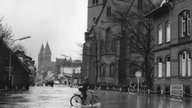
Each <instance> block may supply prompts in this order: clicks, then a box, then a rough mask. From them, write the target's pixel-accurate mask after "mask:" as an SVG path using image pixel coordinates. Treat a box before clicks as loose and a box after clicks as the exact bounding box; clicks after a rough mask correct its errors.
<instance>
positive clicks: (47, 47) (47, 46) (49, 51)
mask: <svg viewBox="0 0 192 108" xmlns="http://www.w3.org/2000/svg"><path fill="white" fill-rule="evenodd" d="M44 54H51V49H50V47H49V43H48V42H47V44H46V47H45V52H44Z"/></svg>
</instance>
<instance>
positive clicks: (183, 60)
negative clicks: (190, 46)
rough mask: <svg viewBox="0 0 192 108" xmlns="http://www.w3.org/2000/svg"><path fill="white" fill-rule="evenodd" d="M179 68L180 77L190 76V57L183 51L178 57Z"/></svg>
mask: <svg viewBox="0 0 192 108" xmlns="http://www.w3.org/2000/svg"><path fill="white" fill-rule="evenodd" d="M179 59H180V60H179V62H180V63H179V65H180V66H179V67H180V76H182V77H184V76H191V57H190V53H188V52H187V51H183V52H182V53H180V55H179Z"/></svg>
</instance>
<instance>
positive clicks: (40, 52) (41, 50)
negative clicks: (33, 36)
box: [39, 44, 45, 55]
mask: <svg viewBox="0 0 192 108" xmlns="http://www.w3.org/2000/svg"><path fill="white" fill-rule="evenodd" d="M44 49H45V48H44V46H43V44H42V45H41V49H40V51H39V55H43V53H44Z"/></svg>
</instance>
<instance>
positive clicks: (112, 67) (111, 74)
mask: <svg viewBox="0 0 192 108" xmlns="http://www.w3.org/2000/svg"><path fill="white" fill-rule="evenodd" d="M113 75H115V70H114V64H111V65H110V76H113Z"/></svg>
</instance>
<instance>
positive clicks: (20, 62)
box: [0, 38, 30, 73]
mask: <svg viewBox="0 0 192 108" xmlns="http://www.w3.org/2000/svg"><path fill="white" fill-rule="evenodd" d="M0 42H1V43H2V44H3V45H4V46H5V48H7V49H8V50H9V51H10V52H11V56H13V57H14V58H15V59H16V61H18V63H19V64H20V65H21V66H22V67H23V68H24V69H25V70H26V71H27V72H28V73H29V72H30V70H29V68H28V67H27V66H26V65H25V64H24V63H22V61H21V60H20V59H19V58H18V57H17V55H16V54H15V53H14V52H13V51H12V50H11V48H10V47H8V45H7V44H5V42H4V41H3V40H2V39H1V38H0Z"/></svg>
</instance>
